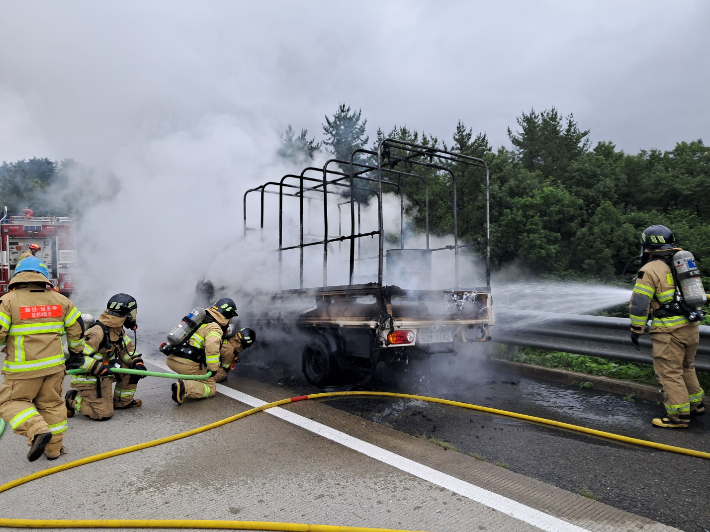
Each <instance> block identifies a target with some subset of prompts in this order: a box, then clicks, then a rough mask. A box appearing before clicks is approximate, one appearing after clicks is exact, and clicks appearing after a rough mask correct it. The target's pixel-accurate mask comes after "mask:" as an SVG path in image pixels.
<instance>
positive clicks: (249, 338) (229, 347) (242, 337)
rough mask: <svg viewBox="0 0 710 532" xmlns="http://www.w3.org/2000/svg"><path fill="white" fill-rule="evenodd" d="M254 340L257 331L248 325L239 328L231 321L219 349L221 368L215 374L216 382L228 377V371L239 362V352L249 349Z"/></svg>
mask: <svg viewBox="0 0 710 532" xmlns="http://www.w3.org/2000/svg"><path fill="white" fill-rule="evenodd" d="M254 342H256V332H254V331H253V330H252V329H248V328H246V327H244V328H242V329H239V330H237V326H236V324H235V323H233V322H230V323H229V327H227V333H226V334H225V335H224V340H223V341H222V348H221V349H220V351H219V364H220V368H219V371H218V372H217V375H215V378H214V380H215V382H222V381H223V380H225V379H226V378H227V373H228V372H229V371H231V370H233V369H234V365H235V364H239V353H241V352H242V351H244V350H245V349H249V348H250V347H251V346H252V345H254Z"/></svg>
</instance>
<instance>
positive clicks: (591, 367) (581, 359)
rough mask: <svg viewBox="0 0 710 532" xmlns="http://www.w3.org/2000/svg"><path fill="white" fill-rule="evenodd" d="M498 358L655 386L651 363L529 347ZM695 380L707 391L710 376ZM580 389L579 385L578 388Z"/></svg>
mask: <svg viewBox="0 0 710 532" xmlns="http://www.w3.org/2000/svg"><path fill="white" fill-rule="evenodd" d="M498 356H500V357H502V358H506V359H508V360H512V361H514V362H522V363H523V364H534V365H537V366H545V367H547V368H559V369H567V370H570V371H578V372H580V373H587V374H589V375H600V376H603V377H611V378H614V379H623V380H629V381H634V382H640V383H644V384H658V382H657V381H656V377H655V375H654V371H653V366H652V365H651V364H637V363H634V362H618V361H613V360H607V359H606V358H599V357H591V356H587V355H576V354H573V353H561V352H551V351H543V350H541V349H530V348H523V349H520V350H519V351H518V352H517V353H516V354H514V355H511V356H505V355H503V354H502V353H499V355H498ZM698 380H699V381H700V385H701V386H702V387H703V389H705V390H710V374H708V373H698ZM580 387H582V386H581V385H580ZM624 399H625V400H630V401H633V397H632V396H627V397H625V398H624Z"/></svg>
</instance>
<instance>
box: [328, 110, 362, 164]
mask: <svg viewBox="0 0 710 532" xmlns="http://www.w3.org/2000/svg"><path fill="white" fill-rule="evenodd" d="M361 116H362V111H361V110H358V111H357V112H355V111H351V110H350V106H346V105H345V104H344V103H342V104H340V105H339V106H338V110H337V111H336V112H335V114H333V117H332V118H328V117H327V116H326V117H325V124H323V133H324V134H325V140H324V141H323V144H324V145H325V146H330V148H331V149H332V150H333V153H334V154H335V158H336V159H339V160H341V161H349V160H350V154H351V153H352V152H353V151H354V150H359V149H362V148H364V147H365V146H366V145H367V143H368V141H369V140H370V137H368V136H366V135H365V126H366V125H367V120H362V118H361Z"/></svg>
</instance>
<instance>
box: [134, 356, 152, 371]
mask: <svg viewBox="0 0 710 532" xmlns="http://www.w3.org/2000/svg"><path fill="white" fill-rule="evenodd" d="M131 369H139V370H141V371H148V368H146V367H145V364H144V363H143V359H142V358H134V359H133V360H132V361H131Z"/></svg>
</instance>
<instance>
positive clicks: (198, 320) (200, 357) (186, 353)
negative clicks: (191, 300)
mask: <svg viewBox="0 0 710 532" xmlns="http://www.w3.org/2000/svg"><path fill="white" fill-rule="evenodd" d="M206 317H207V312H206V311H205V309H203V308H202V307H195V308H193V309H192V310H191V311H190V313H189V314H188V315H187V316H185V317H183V318H182V320H181V321H180V323H178V324H177V325H176V326H175V327H174V328H173V330H172V331H170V332H169V333H168V341H167V343H164V344H162V345H161V346H160V351H161V352H163V353H164V354H166V355H176V356H179V357H183V358H187V359H189V360H192V361H193V362H199V363H200V364H204V363H205V361H204V358H205V352H204V349H199V348H197V347H194V346H191V345H190V344H189V343H188V341H189V340H190V338H191V337H192V335H193V334H195V332H196V331H197V329H199V328H200V325H202V323H203V322H204V321H205V318H206Z"/></svg>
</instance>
